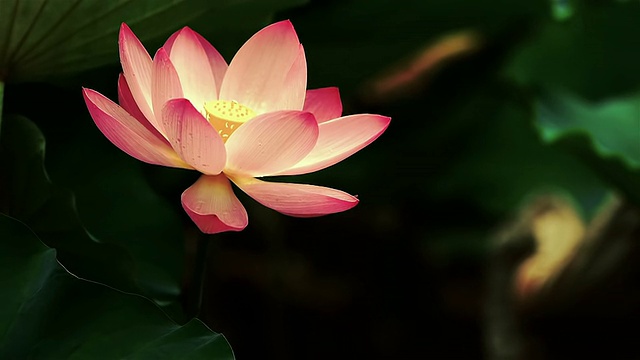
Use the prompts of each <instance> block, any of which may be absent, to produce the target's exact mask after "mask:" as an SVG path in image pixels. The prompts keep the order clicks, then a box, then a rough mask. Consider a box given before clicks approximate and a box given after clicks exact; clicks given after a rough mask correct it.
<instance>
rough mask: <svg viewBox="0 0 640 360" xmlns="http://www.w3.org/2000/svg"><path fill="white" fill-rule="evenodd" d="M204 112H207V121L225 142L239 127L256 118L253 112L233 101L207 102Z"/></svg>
mask: <svg viewBox="0 0 640 360" xmlns="http://www.w3.org/2000/svg"><path fill="white" fill-rule="evenodd" d="M204 110H205V111H206V112H207V119H208V120H209V122H210V123H211V125H213V127H214V128H216V130H218V133H219V134H220V136H221V137H222V140H224V141H227V139H228V138H229V136H231V134H232V133H233V132H234V131H235V130H236V129H238V128H239V127H240V125H242V124H244V123H245V122H247V121H249V120H250V119H251V118H253V117H254V116H256V113H255V112H254V111H253V110H251V109H249V108H248V107H246V106H244V105H242V104H240V103H238V102H237V101H234V100H214V101H207V102H206V103H205V104H204Z"/></svg>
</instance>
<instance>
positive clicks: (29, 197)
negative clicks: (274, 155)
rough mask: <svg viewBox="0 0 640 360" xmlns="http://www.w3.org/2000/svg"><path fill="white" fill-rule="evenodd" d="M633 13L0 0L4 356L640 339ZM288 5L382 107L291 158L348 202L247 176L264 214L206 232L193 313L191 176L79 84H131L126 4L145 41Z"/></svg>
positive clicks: (566, 3) (539, 348) (318, 76)
mask: <svg viewBox="0 0 640 360" xmlns="http://www.w3.org/2000/svg"><path fill="white" fill-rule="evenodd" d="M639 15H640V3H639V2H638V1H631V0H629V1H621V0H619V1H614V0H528V1H519V2H518V1H510V0H481V1H480V0H478V1H467V0H427V1H425V0H406V1H403V2H398V1H392V0H322V1H320V0H310V1H304V0H242V1H241V0H206V1H205V0H160V1H146V0H140V1H126V0H119V1H110V2H102V1H89V0H84V1H66V0H49V1H47V0H28V1H27V0H22V1H18V0H0V79H1V80H2V82H3V84H4V85H3V92H4V99H3V106H4V108H3V109H2V123H1V127H0V212H1V213H2V215H1V216H0V249H1V251H0V258H2V266H0V293H1V294H3V295H2V296H1V299H2V304H3V306H2V308H3V309H2V311H0V339H2V340H0V357H7V356H11V355H15V356H18V357H24V356H32V357H36V358H38V357H39V358H56V357H58V358H66V357H69V356H71V354H75V356H91V355H92V354H93V355H94V356H95V354H101V355H104V356H107V355H111V357H126V356H130V357H145V356H146V357H150V358H161V357H163V356H164V358H174V357H175V354H186V355H185V356H187V357H189V358H204V357H208V358H232V357H233V355H232V352H231V350H230V349H229V347H228V346H229V345H228V344H227V343H226V342H225V341H224V339H223V338H222V337H220V336H219V335H218V334H216V333H222V334H224V335H225V337H226V339H227V340H228V342H229V344H230V345H231V346H232V347H233V349H234V353H235V354H236V355H237V356H238V357H239V358H258V357H260V358H277V359H301V358H304V359H306V358H308V359H321V358H341V357H351V358H400V357H403V358H412V357H420V358H429V357H431V358H482V357H484V358H495V359H503V358H504V359H508V358H518V359H522V358H531V359H538V358H540V359H548V358H569V357H576V358H577V357H580V356H582V357H585V356H587V357H589V356H591V357H593V356H596V357H599V358H607V357H618V358H620V357H634V356H637V349H636V348H635V346H634V344H635V342H634V341H635V336H634V334H633V333H632V332H628V331H625V330H624V329H625V328H626V327H628V326H632V325H633V324H635V323H637V320H638V319H639V318H640V312H639V310H638V309H640V292H639V291H638V289H639V288H638V287H637V283H638V282H637V280H638V279H639V278H640V271H639V270H640V267H639V266H638V265H637V264H638V263H639V262H638V260H639V259H640V253H639V251H638V245H637V240H638V238H639V237H640V225H639V224H640V213H639V212H638V210H637V207H638V205H640V97H638V94H639V92H640V65H639V64H640V40H639V39H640V36H639V35H640V22H638V21H637V19H638V16H639ZM279 19H291V21H292V22H293V24H294V26H295V28H296V31H297V32H298V36H299V38H300V40H301V42H302V43H303V45H304V46H305V50H306V55H307V62H308V69H309V88H316V87H324V86H338V87H339V88H340V90H341V95H342V98H343V102H344V107H345V114H352V113H362V112H368V113H380V114H384V115H388V116H391V117H392V118H393V120H392V123H391V126H390V128H389V129H388V130H387V132H386V133H385V134H384V135H383V136H382V137H381V138H380V139H379V140H377V141H376V142H374V143H373V144H372V145H370V146H369V147H368V148H367V149H365V150H363V151H362V152H361V153H358V154H356V155H354V156H352V157H351V158H349V159H347V160H345V161H343V162H342V163H340V164H337V165H335V166H333V167H331V168H329V169H326V170H323V171H320V172H317V173H313V174H308V175H304V176H297V177H292V178H291V179H287V181H296V182H304V183H312V184H320V185H325V186H330V187H335V188H339V189H343V190H345V191H347V192H350V193H353V194H357V195H358V196H359V198H360V200H361V203H360V204H359V205H358V206H357V207H356V208H355V209H353V210H351V211H349V212H346V213H341V214H336V215H331V216H327V217H322V218H314V219H295V218H289V217H286V216H283V215H280V214H278V213H276V212H274V211H272V210H269V209H266V208H264V207H262V206H260V205H258V204H256V203H255V202H253V201H252V200H251V199H249V198H248V197H246V196H244V195H243V194H240V193H239V192H238V196H239V197H240V199H241V200H242V202H243V204H245V206H246V207H247V210H248V213H249V216H250V224H249V226H248V228H247V229H246V230H244V231H243V232H240V233H226V234H220V235H216V236H213V237H212V238H211V239H210V247H209V251H208V259H207V271H206V274H205V275H206V276H205V284H206V285H205V291H204V303H203V309H202V315H201V316H200V317H199V319H200V320H202V322H204V324H206V325H207V326H208V328H207V327H206V326H204V325H203V324H202V323H201V322H199V321H198V320H191V321H190V316H189V314H190V313H189V309H188V304H187V302H188V301H187V300H186V299H187V298H188V296H189V294H191V293H193V291H194V288H195V286H194V284H192V280H191V279H192V278H193V276H192V272H193V268H194V265H193V263H194V251H195V243H196V239H197V238H198V236H201V235H199V234H198V232H197V229H196V228H195V227H194V225H193V224H192V223H191V222H190V220H189V219H188V217H187V216H186V214H184V213H183V211H182V209H181V207H180V204H179V196H180V193H181V192H182V191H183V190H184V189H186V188H187V187H188V186H189V185H190V184H191V183H192V182H193V181H194V180H195V179H196V177H197V174H195V173H193V172H188V171H181V170H175V169H168V168H161V167H155V166H151V165H147V164H142V163H140V162H138V161H136V160H135V159H132V158H130V157H128V156H127V155H126V154H124V153H122V152H120V151H119V150H118V149H117V148H115V147H114V146H113V145H111V144H110V143H109V142H108V140H106V139H105V138H104V136H103V135H102V134H101V133H100V132H99V131H98V129H97V128H96V127H95V125H94V124H93V122H92V120H91V118H90V116H89V114H88V112H87V110H86V108H85V106H84V102H83V100H82V96H81V86H85V87H88V88H92V89H96V90H98V91H100V92H101V93H103V94H105V95H107V96H108V97H110V98H112V99H114V98H116V97H117V96H116V82H117V75H118V73H119V72H120V67H119V64H118V55H117V54H118V52H117V32H118V28H119V25H120V23H121V22H127V24H128V25H129V26H130V27H131V28H132V29H133V31H134V32H135V33H136V34H137V35H138V36H139V37H140V38H141V40H142V42H143V43H144V44H145V46H146V47H147V49H148V50H149V51H150V52H151V54H153V53H154V52H155V50H156V49H157V48H158V47H159V46H161V44H162V43H163V41H164V40H165V39H166V38H167V37H168V36H169V35H170V34H171V33H172V32H174V31H176V30H177V29H179V28H180V27H182V26H185V25H188V26H191V27H192V28H193V29H194V30H196V31H198V32H199V33H201V34H202V35H203V36H205V37H206V38H207V39H208V40H209V41H210V42H211V43H212V44H213V45H214V46H215V47H216V48H218V49H219V50H220V52H221V53H222V54H223V56H224V57H225V58H226V59H227V60H228V61H229V60H230V59H231V57H232V56H233V54H234V53H235V51H236V50H237V49H238V48H239V47H240V46H241V45H242V43H243V42H244V41H246V39H247V38H248V37H249V36H251V34H253V33H254V32H256V31H257V30H259V29H260V28H261V27H263V26H264V25H266V24H268V23H270V22H273V21H276V20H279ZM56 259H57V262H56V261H55V260H56ZM69 272H70V273H71V274H73V275H70V274H69ZM74 275H75V277H77V278H74ZM4 305H6V306H4ZM185 309H186V310H185ZM210 329H212V330H213V331H211V330H210ZM214 331H215V332H214ZM92 335H93V336H92ZM113 344H118V345H117V346H114V345H113ZM187 354H188V355H187Z"/></svg>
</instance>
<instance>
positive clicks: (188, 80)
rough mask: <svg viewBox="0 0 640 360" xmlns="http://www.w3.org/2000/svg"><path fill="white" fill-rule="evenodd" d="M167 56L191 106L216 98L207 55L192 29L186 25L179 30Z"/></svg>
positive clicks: (198, 105) (200, 106)
mask: <svg viewBox="0 0 640 360" xmlns="http://www.w3.org/2000/svg"><path fill="white" fill-rule="evenodd" d="M165 50H166V49H165ZM167 53H169V52H168V51H167ZM169 58H170V59H171V63H172V64H173V66H174V67H175V69H176V72H177V73H178V77H179V78H180V84H181V85H182V91H183V93H184V97H185V98H187V99H189V100H191V103H192V104H193V106H195V107H197V108H202V107H203V106H204V103H205V102H207V101H210V100H215V99H217V98H218V91H217V89H216V82H215V80H214V77H213V72H212V70H211V64H210V63H209V57H208V56H207V53H206V52H205V50H204V48H203V47H202V44H201V43H200V40H198V38H197V37H196V35H195V33H194V32H193V30H191V29H189V28H188V27H185V28H183V29H182V30H180V32H179V34H178V36H177V37H176V38H175V40H174V42H173V44H172V46H171V52H170V53H169Z"/></svg>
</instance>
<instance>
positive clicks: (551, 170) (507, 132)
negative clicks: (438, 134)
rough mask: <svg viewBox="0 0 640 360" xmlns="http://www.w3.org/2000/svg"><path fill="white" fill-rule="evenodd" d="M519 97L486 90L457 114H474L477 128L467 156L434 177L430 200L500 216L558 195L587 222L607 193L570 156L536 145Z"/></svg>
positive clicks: (529, 114)
mask: <svg viewBox="0 0 640 360" xmlns="http://www.w3.org/2000/svg"><path fill="white" fill-rule="evenodd" d="M521 95H523V94H521V93H518V92H517V91H514V89H513V88H512V87H510V86H506V87H503V88H502V89H500V88H496V87H487V88H485V89H483V90H482V93H479V94H475V95H474V96H473V98H472V99H471V101H470V102H469V103H467V106H468V110H461V114H463V115H462V116H468V112H469V111H471V112H475V113H476V116H475V117H476V118H477V119H478V121H480V123H481V124H482V126H481V127H478V126H476V127H474V129H473V130H472V133H473V136H471V138H468V139H467V141H466V143H465V144H464V149H466V150H465V152H464V153H463V154H466V155H463V157H462V158H461V159H459V160H458V161H454V162H452V163H451V166H450V167H449V169H447V170H446V171H445V172H444V173H443V176H441V177H439V179H438V180H437V182H436V184H435V185H434V188H433V190H434V191H435V193H434V196H437V197H444V198H446V197H447V196H467V197H468V198H470V199H474V201H476V202H477V203H478V204H480V205H481V206H482V207H483V208H484V209H485V211H487V212H489V213H494V214H502V216H504V214H508V213H510V212H512V211H514V210H515V209H517V208H518V207H519V206H520V205H521V204H522V202H523V200H525V199H526V197H527V196H530V195H533V194H536V193H540V192H554V193H555V192H559V193H564V194H565V195H566V196H569V197H570V198H572V199H574V200H575V201H576V203H577V205H579V207H580V211H581V213H582V215H583V216H584V218H585V219H589V218H590V217H591V216H593V215H594V214H595V212H596V211H597V210H598V209H599V207H600V205H601V203H602V201H603V200H604V199H605V198H606V195H607V194H608V193H609V188H608V186H607V184H606V183H605V182H604V181H602V179H600V178H599V177H598V176H597V174H596V173H594V172H593V171H592V169H590V168H589V167H588V166H586V165H584V164H582V163H581V162H580V161H577V160H576V159H575V158H574V157H573V156H571V155H570V154H567V153H566V152H564V151H561V150H559V149H556V148H553V147H549V146H545V143H544V142H542V141H540V139H539V137H538V135H537V134H536V129H535V127H534V125H533V121H534V116H535V114H534V112H533V111H532V109H531V108H529V104H528V101H527V102H525V101H522V100H523V99H522V98H520V96H521ZM479 108H482V109H483V111H482V113H481V114H479V113H478V111H477V110H476V109H479ZM464 114H466V115H464Z"/></svg>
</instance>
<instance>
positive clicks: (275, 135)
mask: <svg viewBox="0 0 640 360" xmlns="http://www.w3.org/2000/svg"><path fill="white" fill-rule="evenodd" d="M317 139H318V124H317V123H316V120H315V118H314V117H313V115H312V114H311V113H308V112H302V111H276V112H272V113H267V114H263V115H258V116H256V117H255V118H253V119H251V120H249V121H248V122H247V123H246V124H244V125H242V126H240V127H239V128H238V129H237V130H236V131H235V132H234V133H233V134H231V136H230V137H229V139H228V140H227V143H226V148H227V166H226V170H229V171H230V172H233V173H238V174H244V175H249V176H266V175H271V174H275V173H277V172H280V171H283V170H285V169H287V168H290V167H291V166H293V165H294V164H296V163H298V162H299V161H300V160H301V159H303V158H304V157H305V156H306V155H307V154H308V153H309V152H310V151H311V149H312V148H313V146H314V145H315V143H316V141H317Z"/></svg>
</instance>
